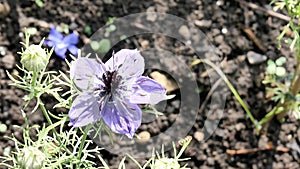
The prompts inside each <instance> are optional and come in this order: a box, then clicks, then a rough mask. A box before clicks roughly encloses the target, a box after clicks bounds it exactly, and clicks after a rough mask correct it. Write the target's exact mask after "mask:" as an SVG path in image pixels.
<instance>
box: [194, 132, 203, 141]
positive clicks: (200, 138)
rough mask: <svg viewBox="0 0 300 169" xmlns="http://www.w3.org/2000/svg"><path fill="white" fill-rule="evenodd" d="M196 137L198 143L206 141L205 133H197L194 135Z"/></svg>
mask: <svg viewBox="0 0 300 169" xmlns="http://www.w3.org/2000/svg"><path fill="white" fill-rule="evenodd" d="M194 137H195V139H196V140H197V141H199V142H201V141H203V139H204V133H202V132H200V131H196V132H195V133H194Z"/></svg>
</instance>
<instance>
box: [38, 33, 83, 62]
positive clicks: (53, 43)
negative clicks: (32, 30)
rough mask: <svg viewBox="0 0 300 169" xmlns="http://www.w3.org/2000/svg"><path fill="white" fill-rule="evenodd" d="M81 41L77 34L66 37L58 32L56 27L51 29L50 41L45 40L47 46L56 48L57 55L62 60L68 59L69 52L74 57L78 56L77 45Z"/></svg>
mask: <svg viewBox="0 0 300 169" xmlns="http://www.w3.org/2000/svg"><path fill="white" fill-rule="evenodd" d="M78 41H79V36H78V35H77V34H76V33H74V32H73V33H71V34H70V35H67V36H65V37H64V35H63V34H62V33H60V32H58V31H57V30H56V29H55V28H54V27H51V30H50V34H49V36H48V40H45V42H44V43H45V44H46V45H47V46H49V47H54V52H55V54H56V55H57V56H58V57H60V58H62V59H65V58H66V52H67V50H69V51H70V53H71V54H72V55H74V56H77V54H78V48H77V47H76V44H77V43H78Z"/></svg>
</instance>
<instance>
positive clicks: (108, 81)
mask: <svg viewBox="0 0 300 169" xmlns="http://www.w3.org/2000/svg"><path fill="white" fill-rule="evenodd" d="M114 73H115V71H113V72H106V73H104V74H103V76H102V79H103V82H104V84H105V87H104V90H105V94H108V93H110V92H111V87H112V79H113V76H114Z"/></svg>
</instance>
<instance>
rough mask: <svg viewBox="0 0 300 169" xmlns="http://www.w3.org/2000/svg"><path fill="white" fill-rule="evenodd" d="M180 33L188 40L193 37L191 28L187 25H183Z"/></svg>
mask: <svg viewBox="0 0 300 169" xmlns="http://www.w3.org/2000/svg"><path fill="white" fill-rule="evenodd" d="M178 33H179V34H180V35H181V36H183V37H184V38H185V39H186V40H188V39H190V37H191V33H190V30H189V28H188V27H187V26H186V25H182V26H181V27H180V28H179V30H178Z"/></svg>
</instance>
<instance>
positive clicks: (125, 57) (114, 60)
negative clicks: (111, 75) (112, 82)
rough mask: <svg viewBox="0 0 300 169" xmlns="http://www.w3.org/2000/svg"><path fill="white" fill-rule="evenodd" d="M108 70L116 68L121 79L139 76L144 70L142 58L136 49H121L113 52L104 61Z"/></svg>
mask: <svg viewBox="0 0 300 169" xmlns="http://www.w3.org/2000/svg"><path fill="white" fill-rule="evenodd" d="M105 65H106V67H107V68H108V70H110V71H113V70H117V73H118V75H120V76H121V77H122V78H123V79H126V78H129V77H139V76H141V75H142V74H143V72H144V67H145V63H144V58H143V57H142V55H141V54H140V52H139V51H138V50H136V49H135V50H131V49H122V50H120V51H119V52H117V53H115V54H114V56H113V57H111V58H110V59H109V60H108V61H107V62H106V63H105Z"/></svg>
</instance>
